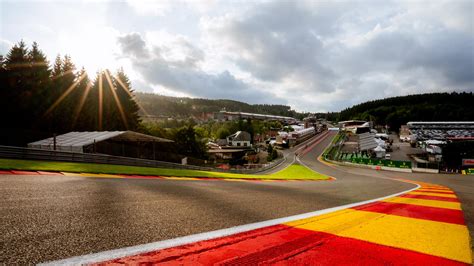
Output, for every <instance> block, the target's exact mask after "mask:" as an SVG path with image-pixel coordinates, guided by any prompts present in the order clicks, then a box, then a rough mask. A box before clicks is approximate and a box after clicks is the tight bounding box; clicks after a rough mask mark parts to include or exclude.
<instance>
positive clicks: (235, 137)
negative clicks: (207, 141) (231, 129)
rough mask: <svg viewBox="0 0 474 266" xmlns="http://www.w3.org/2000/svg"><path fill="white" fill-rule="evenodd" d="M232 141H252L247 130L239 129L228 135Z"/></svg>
mask: <svg viewBox="0 0 474 266" xmlns="http://www.w3.org/2000/svg"><path fill="white" fill-rule="evenodd" d="M227 139H230V141H250V140H251V137H250V133H248V132H246V131H237V132H235V133H234V134H232V135H230V136H228V137H227Z"/></svg>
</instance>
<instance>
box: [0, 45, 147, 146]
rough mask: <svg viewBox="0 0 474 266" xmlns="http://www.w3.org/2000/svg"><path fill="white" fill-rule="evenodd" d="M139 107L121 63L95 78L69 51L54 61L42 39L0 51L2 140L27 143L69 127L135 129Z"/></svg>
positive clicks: (1, 142) (22, 144)
mask: <svg viewBox="0 0 474 266" xmlns="http://www.w3.org/2000/svg"><path fill="white" fill-rule="evenodd" d="M138 110H139V107H138V105H137V103H136V102H135V100H134V96H133V90H132V88H131V84H130V81H129V78H128V77H127V75H126V74H125V73H124V71H123V70H122V69H119V70H117V71H116V72H115V73H111V71H110V70H107V69H106V70H103V71H100V72H98V73H96V76H95V77H94V79H92V80H91V79H90V77H89V76H88V74H87V72H86V71H85V69H84V68H82V69H80V70H78V69H77V68H76V66H75V65H74V63H73V61H72V59H71V57H70V56H68V55H65V56H63V57H61V56H60V55H58V56H57V57H56V59H55V60H54V62H53V63H52V64H50V62H49V61H48V59H47V58H46V56H45V54H44V53H43V52H42V51H41V49H40V48H39V45H38V44H37V43H33V44H32V46H31V48H29V47H27V45H26V44H25V43H24V42H23V41H20V42H19V43H17V44H15V45H14V46H13V47H12V48H11V49H10V50H9V52H8V53H7V54H6V55H5V56H0V119H1V121H2V130H1V133H0V144H2V145H16V146H24V145H25V144H26V143H28V142H31V141H36V140H39V139H42V138H46V137H51V136H52V135H53V134H62V133H66V132H69V131H95V130H99V131H100V130H136V129H138V128H139V126H140V119H139V115H138Z"/></svg>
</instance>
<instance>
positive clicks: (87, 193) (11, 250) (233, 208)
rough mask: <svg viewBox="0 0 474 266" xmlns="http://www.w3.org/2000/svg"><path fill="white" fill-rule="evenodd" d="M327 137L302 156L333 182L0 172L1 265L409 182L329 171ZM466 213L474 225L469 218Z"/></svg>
mask: <svg viewBox="0 0 474 266" xmlns="http://www.w3.org/2000/svg"><path fill="white" fill-rule="evenodd" d="M330 139H331V138H330V136H329V137H328V138H326V139H325V140H324V141H322V142H321V143H320V144H319V145H317V146H316V147H315V149H313V150H312V151H310V152H309V153H308V154H307V155H306V156H304V158H303V159H302V161H303V162H304V163H305V164H307V165H309V166H310V167H312V168H314V169H316V170H318V171H320V172H322V173H325V174H329V175H332V176H334V177H337V180H335V181H306V182H304V181H291V182H264V181H262V182H238V181H203V180H199V181H190V180H188V181H181V180H147V179H107V178H87V177H66V176H28V175H15V176H13V175H0V202H1V205H0V217H1V220H0V243H1V246H2V248H1V251H0V252H1V253H0V263H5V264H12V263H27V262H29V263H36V262H44V261H50V260H57V259H62V258H67V257H71V256H77V255H84V254H88V253H92V252H99V251H104V250H110V249H116V248H121V247H127V246H133V245H138V244H144V243H149V242H154V241H159V240H165V239H170V238H175V237H179V236H185V235H189V234H195V233H200V232H207V231H211V230H217V229H222V228H229V227H232V226H236V225H242V224H248V223H252V222H259V221H265V220H269V219H274V218H279V217H285V216H289V215H295V214H300V213H305V212H310V211H315V210H319V209H325V208H329V207H334V206H339V205H343V204H348V203H353V202H358V201H362V200H368V199H373V198H376V197H381V196H385V195H389V194H393V193H397V192H400V191H403V190H407V189H410V188H413V187H414V185H413V184H408V183H401V182H398V181H394V180H391V179H382V178H376V176H377V177H379V175H380V176H381V177H392V176H395V174H394V173H386V172H383V173H382V172H374V171H368V170H365V169H355V170H354V169H353V168H350V169H349V168H342V167H341V168H337V169H335V168H332V167H329V166H326V165H323V164H321V163H319V162H317V161H316V160H315V158H316V155H317V154H320V153H321V151H322V150H323V149H324V147H325V146H326V145H328V144H329V142H330ZM398 174H399V173H397V174H396V176H397V177H401V176H404V177H405V175H398ZM409 177H411V176H409ZM413 177H415V176H413ZM420 178H425V177H420ZM428 178H437V179H442V177H428ZM456 178H458V179H459V180H460V181H459V182H458V183H456V185H453V186H452V185H450V184H448V183H449V181H446V180H448V179H446V180H445V182H448V183H446V184H444V185H446V186H448V187H450V188H451V189H453V190H454V191H455V192H458V191H457V189H458V190H459V191H460V192H458V193H459V194H458V196H459V198H460V199H461V202H462V203H463V208H464V210H466V209H467V207H466V206H464V204H465V203H464V202H465V201H466V202H467V204H472V194H469V191H468V190H467V189H468V188H469V186H472V182H469V181H466V180H465V179H464V177H456ZM442 180H444V179H442ZM442 180H441V181H442ZM449 180H454V179H449ZM456 180H457V179H456ZM429 182H434V181H432V180H430V181H429ZM434 183H436V182H434ZM439 183H441V182H439ZM463 190H466V191H465V192H464V194H463V192H462V191H463ZM471 191H472V190H471ZM469 206H471V207H472V205H468V207H469ZM467 218H468V222H469V223H470V225H472V216H467ZM471 230H472V226H471Z"/></svg>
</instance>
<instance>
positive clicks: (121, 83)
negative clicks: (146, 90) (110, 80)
mask: <svg viewBox="0 0 474 266" xmlns="http://www.w3.org/2000/svg"><path fill="white" fill-rule="evenodd" d="M115 79H116V80H117V82H118V83H119V84H120V86H119V87H121V88H122V90H124V91H125V92H126V93H127V94H128V96H130V98H132V99H133V98H135V96H134V95H133V94H132V93H131V92H130V91H129V90H127V89H126V88H127V87H126V86H125V84H123V82H122V80H120V77H119V76H118V75H116V77H115ZM135 103H136V104H137V105H138V108H140V109H141V110H142V111H143V114H145V115H146V116H149V114H148V112H147V111H146V110H145V108H143V106H142V105H141V104H140V102H139V101H135Z"/></svg>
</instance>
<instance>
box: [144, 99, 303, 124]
mask: <svg viewBox="0 0 474 266" xmlns="http://www.w3.org/2000/svg"><path fill="white" fill-rule="evenodd" d="M136 97H137V101H138V102H139V103H140V105H141V106H142V107H143V109H144V110H145V111H146V112H147V114H148V115H154V116H168V117H173V118H188V117H192V116H194V117H196V116H200V115H201V114H203V113H213V112H219V111H221V110H226V111H231V112H248V113H258V114H268V115H280V116H289V117H295V118H298V119H303V118H304V117H306V116H307V115H308V113H299V112H296V111H295V110H292V109H291V107H290V106H286V105H275V104H248V103H244V102H239V101H234V100H224V99H218V100H214V99H199V98H187V97H171V96H164V95H157V94H153V93H136Z"/></svg>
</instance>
